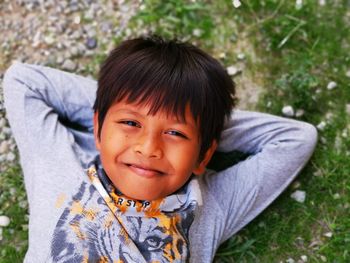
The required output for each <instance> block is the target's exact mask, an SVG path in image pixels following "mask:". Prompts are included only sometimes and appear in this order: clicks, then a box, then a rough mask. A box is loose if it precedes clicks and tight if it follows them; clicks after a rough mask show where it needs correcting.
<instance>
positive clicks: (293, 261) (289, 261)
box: [286, 258, 295, 263]
mask: <svg viewBox="0 0 350 263" xmlns="http://www.w3.org/2000/svg"><path fill="white" fill-rule="evenodd" d="M286 263H295V260H294V259H292V258H288V259H287V260H286Z"/></svg>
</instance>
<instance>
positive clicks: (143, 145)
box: [134, 134, 163, 159]
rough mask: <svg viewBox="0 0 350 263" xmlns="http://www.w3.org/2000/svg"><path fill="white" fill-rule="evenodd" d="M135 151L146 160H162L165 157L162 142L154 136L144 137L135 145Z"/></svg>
mask: <svg viewBox="0 0 350 263" xmlns="http://www.w3.org/2000/svg"><path fill="white" fill-rule="evenodd" d="M134 151H135V152H136V153H137V154H141V155H143V156H144V157H146V158H156V159H160V158H161V157H162V155H163V151H162V149H161V142H160V141H159V139H157V138H156V136H154V135H147V134H145V135H142V136H140V137H139V138H138V141H137V142H136V143H135V145H134Z"/></svg>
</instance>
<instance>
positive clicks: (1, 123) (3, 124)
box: [0, 118, 6, 129]
mask: <svg viewBox="0 0 350 263" xmlns="http://www.w3.org/2000/svg"><path fill="white" fill-rule="evenodd" d="M5 126H6V120H5V118H1V119H0V129H1V128H3V127H5Z"/></svg>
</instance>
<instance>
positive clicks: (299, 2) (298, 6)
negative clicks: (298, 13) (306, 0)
mask: <svg viewBox="0 0 350 263" xmlns="http://www.w3.org/2000/svg"><path fill="white" fill-rule="evenodd" d="M302 7H303V0H296V1H295V9H297V10H299V9H301V8H302Z"/></svg>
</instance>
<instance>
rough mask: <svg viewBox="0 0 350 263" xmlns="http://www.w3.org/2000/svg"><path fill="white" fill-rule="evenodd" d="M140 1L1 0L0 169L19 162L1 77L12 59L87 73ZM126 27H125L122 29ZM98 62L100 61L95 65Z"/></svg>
mask: <svg viewBox="0 0 350 263" xmlns="http://www.w3.org/2000/svg"><path fill="white" fill-rule="evenodd" d="M139 6H140V2H139V1H123V0H114V1H112V0H108V1H92V0H81V1H76V0H70V1H67V0H63V1H62V0H60V1H59V0H46V1H44V0H16V1H13V0H5V1H1V2H0V32H1V36H0V40H1V41H0V172H3V171H5V170H6V169H8V167H10V166H12V165H14V164H15V163H16V162H17V157H16V156H17V149H16V144H15V141H14V139H13V136H12V133H11V129H10V127H9V124H8V122H7V120H6V118H5V109H4V105H3V94H2V93H3V92H2V81H3V75H4V71H5V70H6V68H8V67H9V65H11V61H13V60H17V61H22V62H26V63H35V64H42V65H49V66H53V67H56V68H61V69H63V70H67V71H74V72H76V73H78V74H79V73H81V74H84V73H85V74H86V72H88V71H90V72H97V68H93V69H90V70H87V68H86V67H85V65H88V64H90V65H91V63H90V62H91V61H93V60H94V58H95V57H96V56H98V55H100V54H101V53H102V52H108V51H109V50H110V49H112V48H113V46H114V42H113V39H114V38H118V37H121V36H122V34H124V35H128V34H131V32H129V31H128V30H126V28H127V24H128V21H129V19H130V18H131V17H132V16H133V15H134V14H135V12H136V11H137V9H138V8H139ZM124 30H126V32H124ZM96 66H98V65H96Z"/></svg>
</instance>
